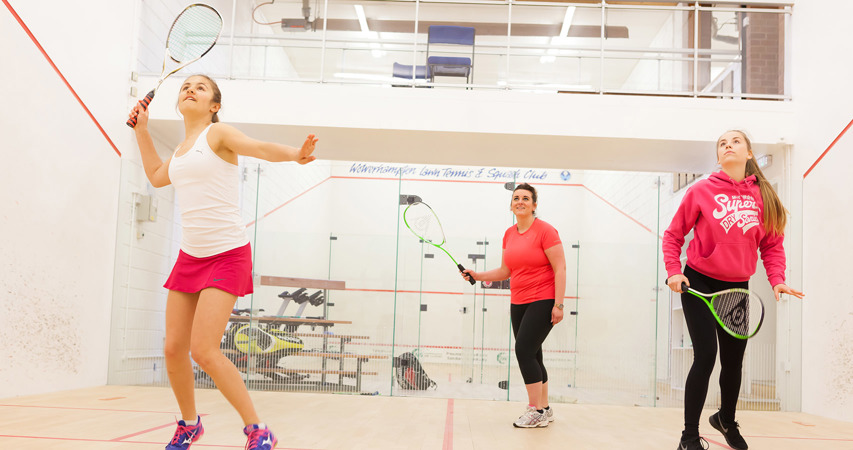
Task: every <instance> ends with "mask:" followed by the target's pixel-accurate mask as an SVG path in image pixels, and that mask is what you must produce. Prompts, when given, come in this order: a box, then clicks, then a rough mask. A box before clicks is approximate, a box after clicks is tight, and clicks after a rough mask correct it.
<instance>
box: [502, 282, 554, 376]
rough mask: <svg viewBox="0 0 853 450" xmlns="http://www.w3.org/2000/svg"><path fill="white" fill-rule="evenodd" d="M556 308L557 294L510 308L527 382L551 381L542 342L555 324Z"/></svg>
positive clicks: (521, 365) (520, 365)
mask: <svg viewBox="0 0 853 450" xmlns="http://www.w3.org/2000/svg"><path fill="white" fill-rule="evenodd" d="M553 309H554V299H553V298H552V299H549V300H537V301H535V302H532V303H525V304H523V305H516V304H513V305H511V306H510V308H509V314H510V318H511V319H512V332H513V334H514V335H515V358H516V359H517V360H518V368H519V369H521V377H522V378H524V384H532V383H538V382H540V381H541V382H543V383H546V382H548V372H547V371H545V364H544V363H543V362H542V343H543V342H545V338H546V337H548V333H549V332H550V331H551V328H553V327H554V324H552V323H551V310H553Z"/></svg>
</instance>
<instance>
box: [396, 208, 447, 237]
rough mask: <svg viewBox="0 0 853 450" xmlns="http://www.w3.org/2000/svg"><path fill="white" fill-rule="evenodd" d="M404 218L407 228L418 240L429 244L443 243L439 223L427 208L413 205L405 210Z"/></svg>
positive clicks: (442, 234)
mask: <svg viewBox="0 0 853 450" xmlns="http://www.w3.org/2000/svg"><path fill="white" fill-rule="evenodd" d="M404 216H405V219H406V223H407V224H408V226H409V228H410V229H411V230H412V232H414V233H415V234H416V235H417V236H418V237H419V238H421V239H423V240H424V241H426V242H429V243H430V244H435V245H441V244H443V243H444V230H442V228H441V223H440V222H439V221H438V218H437V217H435V214H433V212H432V210H431V209H429V208H428V207H427V206H420V205H413V206H411V207H409V208H407V209H406V212H405V214H404Z"/></svg>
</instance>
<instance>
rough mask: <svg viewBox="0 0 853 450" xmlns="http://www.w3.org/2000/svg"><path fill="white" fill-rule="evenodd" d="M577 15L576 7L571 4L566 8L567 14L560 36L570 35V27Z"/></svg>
mask: <svg viewBox="0 0 853 450" xmlns="http://www.w3.org/2000/svg"><path fill="white" fill-rule="evenodd" d="M574 16H575V7H574V6H569V7H568V8H566V15H565V17H563V26H562V28H560V37H568V36H569V28H570V27H571V26H572V18H573V17H574Z"/></svg>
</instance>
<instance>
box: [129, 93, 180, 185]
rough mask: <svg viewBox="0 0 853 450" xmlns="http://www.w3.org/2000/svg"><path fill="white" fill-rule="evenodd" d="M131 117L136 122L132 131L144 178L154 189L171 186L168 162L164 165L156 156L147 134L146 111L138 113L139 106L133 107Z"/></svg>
mask: <svg viewBox="0 0 853 450" xmlns="http://www.w3.org/2000/svg"><path fill="white" fill-rule="evenodd" d="M130 115H131V117H132V116H134V115H136V116H137V122H136V127H135V128H134V129H133V131H135V132H136V144H137V145H138V146H139V153H140V155H142V167H143V168H144V169H145V176H147V177H148V181H150V182H151V185H152V186H154V187H155V188H159V187H163V186H168V185H170V184H172V180H170V179H169V161H171V158H169V160H167V161H166V162H165V163H164V162H163V160H162V159H160V155H158V154H157V149H156V148H154V140H152V139H151V134H150V133H148V110H147V109H142V110H141V111H140V109H139V105H138V104H137V105H136V106H134V107H133V112H131V114H130Z"/></svg>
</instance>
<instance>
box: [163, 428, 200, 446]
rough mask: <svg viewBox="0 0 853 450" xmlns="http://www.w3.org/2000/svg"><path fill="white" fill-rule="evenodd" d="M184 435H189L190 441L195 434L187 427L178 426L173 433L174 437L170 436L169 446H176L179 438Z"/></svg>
mask: <svg viewBox="0 0 853 450" xmlns="http://www.w3.org/2000/svg"><path fill="white" fill-rule="evenodd" d="M185 433H186V434H189V435H190V439H192V438H193V436H195V433H193V432H192V431H190V427H187V426H184V425H178V430H177V431H175V435H174V436H172V442H170V443H169V444H178V443H179V441H180V440H181V436H183V435H184V434H185Z"/></svg>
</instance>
